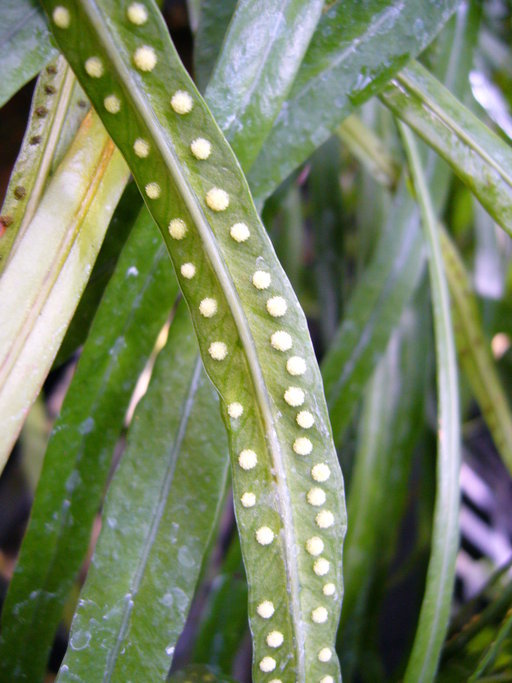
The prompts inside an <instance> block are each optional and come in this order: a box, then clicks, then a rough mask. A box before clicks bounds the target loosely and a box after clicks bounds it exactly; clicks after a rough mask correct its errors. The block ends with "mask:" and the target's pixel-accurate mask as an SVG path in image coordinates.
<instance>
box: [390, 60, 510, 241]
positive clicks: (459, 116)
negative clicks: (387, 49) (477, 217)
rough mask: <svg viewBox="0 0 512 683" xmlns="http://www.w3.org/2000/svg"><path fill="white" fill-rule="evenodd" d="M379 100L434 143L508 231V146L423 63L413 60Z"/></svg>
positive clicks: (428, 141)
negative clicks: (423, 65) (422, 64)
mask: <svg viewBox="0 0 512 683" xmlns="http://www.w3.org/2000/svg"><path fill="white" fill-rule="evenodd" d="M381 98H382V101H383V102H384V103H385V104H386V105H387V106H389V107H390V109H391V110H392V111H393V113H394V114H396V116H398V117H400V118H401V119H402V120H403V121H405V122H406V123H407V124H408V125H409V126H410V127H411V128H412V129H413V130H414V131H415V132H416V133H417V134H418V135H419V136H420V137H421V138H422V139H423V140H425V142H426V143H427V144H428V145H430V146H431V147H432V148H433V149H435V150H436V151H437V152H438V154H440V155H441V156H442V157H443V158H444V159H445V160H446V161H447V162H448V163H449V164H450V166H451V168H452V169H453V171H454V172H455V173H456V174H457V175H458V176H459V178H460V179H461V180H462V181H463V182H464V183H466V185H468V187H469V188H470V189H471V190H472V192H474V193H475V196H476V197H478V199H479V201H480V202H481V203H482V206H484V207H485V209H486V210H487V211H488V212H489V214H490V215H491V216H492V217H493V218H494V219H495V220H496V222H497V223H499V225H501V227H502V228H503V229H504V230H505V231H506V232H507V233H508V234H509V235H511V236H512V149H511V148H510V146H509V145H507V144H506V143H505V142H504V141H503V140H501V138H499V137H498V136H497V135H496V134H495V133H493V132H492V131H491V130H490V129H489V128H488V127H487V126H485V125H484V124H483V123H482V122H481V121H479V120H478V118H477V117H476V116H474V114H472V113H471V112H470V111H469V110H468V109H466V107H464V105H463V104H461V103H460V102H459V101H458V100H457V99H456V98H455V97H454V96H453V95H452V94H451V93H450V92H449V91H448V90H447V89H446V88H445V87H444V86H443V85H442V84H441V83H439V82H438V81H437V80H436V79H435V78H434V77H433V76H432V75H431V74H430V73H429V72H428V71H427V70H426V69H425V68H424V67H422V66H421V65H420V64H418V63H412V64H411V65H409V66H408V67H407V68H406V69H404V70H403V71H401V72H400V74H398V76H397V77H396V78H395V79H394V80H393V81H392V82H391V85H390V86H388V87H387V88H386V89H385V90H384V91H383V92H382V94H381Z"/></svg>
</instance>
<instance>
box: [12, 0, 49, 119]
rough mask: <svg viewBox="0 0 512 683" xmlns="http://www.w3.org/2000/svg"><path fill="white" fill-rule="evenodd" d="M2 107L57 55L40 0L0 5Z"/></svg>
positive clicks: (18, 0)
mask: <svg viewBox="0 0 512 683" xmlns="http://www.w3.org/2000/svg"><path fill="white" fill-rule="evenodd" d="M0 31H1V32H0V44H1V45H2V52H1V56H0V73H1V74H2V78H1V79H0V107H1V106H2V105H4V104H5V103H6V102H7V101H8V100H9V99H10V98H11V97H12V96H13V95H14V94H15V93H16V92H18V90H19V89H20V88H21V87H22V86H23V85H25V83H28V81H30V79H31V78H34V76H37V74H38V73H39V71H41V69H42V68H43V67H44V66H45V65H46V64H47V63H48V62H49V61H50V60H51V59H53V58H55V57H56V56H57V51H56V50H55V48H54V47H53V46H52V45H51V43H50V35H49V32H48V28H47V26H46V22H45V20H44V15H43V12H42V11H41V7H40V5H39V3H38V2H37V1H36V0H2V3H1V4H0Z"/></svg>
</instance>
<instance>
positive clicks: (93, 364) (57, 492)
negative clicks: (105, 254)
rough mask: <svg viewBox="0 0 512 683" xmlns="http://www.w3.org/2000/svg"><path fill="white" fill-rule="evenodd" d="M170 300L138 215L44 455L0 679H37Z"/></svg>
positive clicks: (154, 241) (171, 292)
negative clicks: (11, 674) (28, 648)
mask: <svg viewBox="0 0 512 683" xmlns="http://www.w3.org/2000/svg"><path fill="white" fill-rule="evenodd" d="M152 231H153V232H152ZM176 294H177V285H176V282H175V280H174V279H173V277H172V272H171V269H170V267H169V263H168V258H167V254H166V251H165V247H164V246H163V245H162V244H161V239H160V236H159V234H158V232H157V231H156V230H155V229H154V227H153V222H152V219H151V218H150V217H149V215H148V213H147V212H146V210H143V211H142V212H141V214H140V216H139V218H138V220H137V223H136V225H135V226H134V229H133V231H132V233H131V235H130V238H129V240H128V242H127V244H126V247H125V249H124V250H123V253H122V255H121V257H120V260H119V263H118V266H117V269H116V273H115V275H114V276H113V278H112V280H111V281H110V283H109V285H108V287H107V290H106V292H105V295H104V298H103V300H102V304H101V306H100V308H99V310H98V313H97V315H96V317H95V320H94V322H93V325H92V328H91V332H90V335H89V340H88V342H87V344H86V345H85V348H84V351H83V353H82V356H81V359H80V362H79V364H78V368H77V371H76V373H75V376H74V378H73V382H72V383H71V386H70V388H69V390H68V393H67V396H66V400H65V402H64V405H63V407H62V410H61V414H60V417H59V419H58V420H57V422H56V424H55V428H54V431H53V434H52V437H51V439H50V443H49V446H48V450H47V452H46V456H45V461H44V466H43V471H42V474H41V480H40V484H39V487H38V491H37V494H36V498H35V501H34V505H33V508H32V518H31V521H30V524H29V526H28V530H27V533H26V537H25V542H24V544H23V548H22V551H21V555H20V558H19V560H18V565H17V569H16V572H15V574H14V577H13V580H12V582H11V585H10V589H9V592H8V594H7V598H6V601H5V604H4V608H3V612H2V637H1V638H0V674H2V675H4V676H5V675H8V673H9V672H12V671H18V676H19V679H20V680H23V681H30V683H32V681H36V680H39V679H41V678H42V676H43V672H44V669H45V665H46V661H47V658H48V652H49V648H50V646H51V643H52V641H53V637H54V634H55V630H56V628H57V625H58V622H59V619H60V617H61V613H62V608H63V605H64V602H65V600H66V598H67V596H68V594H69V591H70V589H71V586H72V584H73V581H74V578H75V576H76V574H77V572H78V570H79V568H80V566H81V563H82V561H83V559H84V556H85V554H86V551H87V546H88V544H89V538H90V533H91V527H92V523H93V520H94V516H95V515H96V513H97V511H98V509H99V506H100V503H101V497H102V495H103V490H104V487H105V482H106V478H107V475H108V472H109V469H110V465H111V460H112V454H113V449H114V446H115V443H116V441H117V439H118V436H119V434H120V432H121V429H122V425H123V420H124V417H125V413H126V409H127V407H128V404H129V401H130V398H131V395H132V392H133V389H134V386H135V383H136V381H137V378H138V377H139V374H140V372H141V371H142V369H143V367H144V365H145V364H146V361H147V359H148V357H149V355H150V353H151V350H152V349H153V346H154V343H155V340H156V337H157V335H158V332H159V331H160V329H161V328H162V326H163V324H164V323H165V320H166V318H167V316H168V315H169V311H170V309H171V307H172V305H173V303H174V300H175V297H176ZM120 299H122V300H123V304H124V305H123V306H122V307H120V306H119V300H120ZM70 454H72V455H73V457H70ZM36 586H37V593H36V594H35V595H34V596H33V597H32V598H31V597H30V595H33V591H34V587H36ZM27 641H29V642H31V656H30V657H29V658H28V657H26V642H27ZM0 677H1V676H0Z"/></svg>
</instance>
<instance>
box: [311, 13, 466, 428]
mask: <svg viewBox="0 0 512 683" xmlns="http://www.w3.org/2000/svg"><path fill="white" fill-rule="evenodd" d="M455 19H456V21H453V22H452V23H451V24H450V26H449V27H447V28H449V29H450V30H449V31H447V32H445V33H446V35H443V36H442V37H443V39H444V40H443V41H442V45H441V57H440V59H439V65H438V67H437V68H438V71H439V74H438V75H439V77H441V78H443V79H445V80H446V82H447V85H448V86H449V87H450V88H455V89H456V90H459V89H463V86H462V85H461V84H463V83H466V82H467V79H466V76H467V74H468V70H469V68H470V65H471V62H470V61H468V59H467V56H466V49H465V48H466V41H469V44H471V41H472V40H473V37H474V32H475V22H474V21H473V17H472V15H471V14H470V13H468V12H467V11H466V8H465V7H464V6H461V10H460V11H459V12H458V13H457V16H456V17H455ZM425 168H426V173H427V177H428V179H429V184H430V191H431V196H432V198H433V201H434V205H435V207H436V210H440V209H441V207H442V206H443V204H444V202H445V200H446V196H447V193H448V189H449V177H450V172H449V169H448V168H447V167H446V165H445V164H444V163H443V162H442V161H441V160H440V159H439V158H438V156H437V155H436V154H435V153H434V152H431V153H430V154H429V155H428V157H426V160H425ZM423 263H424V254H423V244H422V239H421V233H420V230H419V213H418V209H417V207H416V204H415V202H414V200H413V198H412V197H411V196H410V194H409V191H408V188H407V185H406V182H405V181H404V180H403V181H402V182H401V183H400V186H399V188H398V190H397V192H396V195H395V197H394V200H393V204H392V207H391V209H390V211H389V214H388V216H387V220H386V223H385V225H384V227H383V229H382V234H381V235H380V238H379V241H378V243H377V245H376V247H375V253H374V255H373V257H372V260H371V262H370V263H369V265H368V266H367V268H366V269H365V271H364V273H363V274H362V276H361V278H360V281H359V283H358V285H357V287H356V288H355V290H354V292H353V294H352V297H351V299H350V301H349V302H348V305H347V307H346V311H345V316H344V318H343V320H342V323H341V325H340V327H339V330H338V333H337V335H336V337H335V339H334V341H333V343H332V345H331V348H330V349H329V351H328V353H327V354H326V355H325V357H324V360H323V362H322V376H323V379H324V383H325V393H326V396H327V402H328V405H329V414H330V417H331V421H332V426H333V432H334V438H335V441H339V440H340V439H341V437H342V435H343V432H344V430H345V428H346V426H347V424H348V422H349V420H350V418H351V416H352V414H353V411H354V409H355V407H356V405H357V403H358V401H359V399H360V398H361V395H362V392H363V390H364V388H365V386H366V383H367V381H368V379H369V378H370V377H371V375H372V372H373V370H374V368H375V366H376V364H377V362H378V360H379V358H380V357H381V355H382V354H383V353H384V350H385V348H386V346H387V343H388V341H389V338H390V335H391V332H392V330H393V329H394V328H395V327H396V326H397V324H398V322H399V320H400V317H401V315H402V312H403V310H404V308H405V306H406V304H407V302H408V301H409V300H410V297H411V295H412V293H413V292H414V290H415V288H416V286H417V284H418V282H419V278H420V276H421V272H422V267H423Z"/></svg>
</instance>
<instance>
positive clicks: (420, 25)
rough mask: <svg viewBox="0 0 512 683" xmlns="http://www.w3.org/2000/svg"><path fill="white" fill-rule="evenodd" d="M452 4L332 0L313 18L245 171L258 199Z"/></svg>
mask: <svg viewBox="0 0 512 683" xmlns="http://www.w3.org/2000/svg"><path fill="white" fill-rule="evenodd" d="M457 4H458V3H457V2H456V1H455V0H442V1H441V2H438V1H437V0H436V1H433V0H432V1H431V0H429V1H428V2H425V1H424V0H413V1H410V2H406V3H404V2H402V1H401V0H389V1H387V2H382V1H381V0H375V1H371V2H365V3H354V2H352V1H351V0H340V2H336V3H334V4H333V5H332V6H331V7H330V8H329V9H328V11H327V12H326V13H325V14H324V16H323V17H322V19H321V21H320V22H319V24H318V28H317V31H316V33H315V36H314V38H313V39H312V41H311V44H310V46H309V49H308V51H307V53H306V55H305V57H304V61H303V63H302V67H301V69H300V71H299V74H298V76H297V78H296V79H295V82H294V85H293V88H292V90H291V92H290V95H289V96H288V97H287V99H286V100H285V102H284V103H283V106H282V108H281V112H280V113H279V116H278V117H277V119H276V121H275V124H274V126H273V128H272V131H271V133H270V135H269V136H268V138H267V140H266V142H265V145H264V146H263V148H262V150H261V152H260V154H259V156H258V158H257V159H256V161H255V163H254V165H253V167H252V168H251V171H250V173H249V176H248V179H249V182H250V184H251V188H252V190H253V193H254V195H255V196H256V197H257V198H258V200H261V199H263V198H265V197H267V196H268V194H269V193H270V192H271V191H272V188H273V187H274V186H275V185H277V184H278V183H279V182H280V181H281V180H282V179H284V178H286V177H287V176H288V175H289V174H290V173H291V172H292V171H293V170H294V168H296V167H297V166H299V165H300V164H301V163H302V162H303V161H305V159H306V158H307V157H308V156H309V155H310V154H311V152H313V151H314V150H315V149H316V148H317V147H319V146H320V145H321V144H322V143H323V142H325V140H327V138H328V137H329V136H330V134H331V133H332V132H333V131H334V129H335V128H336V127H337V126H338V125H339V124H340V123H341V122H342V120H343V119H344V118H346V117H347V116H348V115H349V114H350V113H351V112H352V111H353V109H354V108H355V107H357V106H359V105H361V104H362V103H363V102H365V101H366V100H367V99H369V98H370V97H371V96H372V95H374V94H375V93H376V92H378V91H379V90H380V89H381V88H382V87H384V85H385V84H386V83H387V81H388V80H389V78H390V77H391V76H393V75H394V74H395V73H396V72H398V71H399V70H400V69H401V68H402V67H403V66H405V64H406V63H407V62H408V61H409V60H410V59H411V58H412V57H415V56H416V55H417V54H418V53H419V52H421V51H422V50H423V49H424V48H425V47H426V46H427V45H428V44H429V43H430V42H431V40H432V39H433V38H434V36H435V35H436V33H437V32H438V31H439V30H440V28H441V27H442V26H443V24H444V23H445V22H446V20H447V19H448V18H449V17H450V15H451V14H452V13H453V11H454V10H455V8H456V7H457ZM411 27H412V28H413V30H411Z"/></svg>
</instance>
